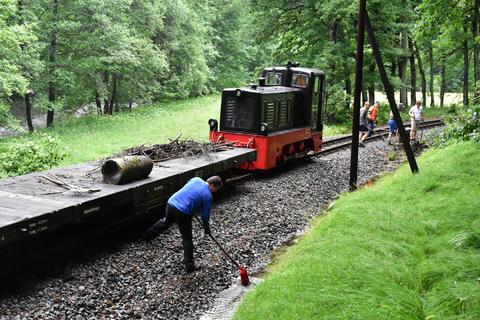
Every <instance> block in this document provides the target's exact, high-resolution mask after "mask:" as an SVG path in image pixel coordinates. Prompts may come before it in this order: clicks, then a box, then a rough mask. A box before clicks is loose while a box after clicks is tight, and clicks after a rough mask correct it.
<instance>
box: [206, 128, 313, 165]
mask: <svg viewBox="0 0 480 320" xmlns="http://www.w3.org/2000/svg"><path fill="white" fill-rule="evenodd" d="M210 141H230V142H233V143H234V145H235V146H236V147H240V148H252V149H256V150H257V160H255V161H253V162H248V163H245V164H242V165H240V166H239V168H240V169H245V170H268V169H272V168H275V167H276V166H277V165H278V164H280V163H283V162H285V161H287V160H290V159H296V158H302V157H304V156H306V155H307V154H311V153H318V152H320V150H321V147H322V132H314V133H312V132H311V129H310V128H301V129H292V130H288V131H287V132H279V133H277V134H273V135H270V136H262V135H252V134H246V133H232V132H222V131H211V132H210Z"/></svg>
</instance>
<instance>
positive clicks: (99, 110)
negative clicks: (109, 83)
mask: <svg viewBox="0 0 480 320" xmlns="http://www.w3.org/2000/svg"><path fill="white" fill-rule="evenodd" d="M95 104H96V105H97V114H98V115H101V114H102V101H100V93H98V89H95Z"/></svg>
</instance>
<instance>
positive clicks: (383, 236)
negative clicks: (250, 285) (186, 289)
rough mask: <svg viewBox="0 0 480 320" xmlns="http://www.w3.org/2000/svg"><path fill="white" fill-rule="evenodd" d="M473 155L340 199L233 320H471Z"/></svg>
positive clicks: (479, 248) (478, 152) (475, 296)
mask: <svg viewBox="0 0 480 320" xmlns="http://www.w3.org/2000/svg"><path fill="white" fill-rule="evenodd" d="M479 162H480V147H479V146H478V144H477V145H474V144H473V143H462V144H458V145H454V146H451V147H449V148H447V149H444V150H433V151H430V152H428V153H427V154H425V155H424V156H422V157H421V158H420V159H419V161H418V163H419V168H420V173H419V174H416V175H412V174H411V173H410V171H409V168H408V166H403V167H402V168H401V169H400V170H399V171H398V172H397V173H395V174H393V175H388V176H385V177H383V178H381V179H380V180H379V181H378V182H377V183H376V184H375V185H374V186H373V187H371V188H364V189H361V190H359V191H358V192H355V193H351V194H345V195H343V196H342V197H341V198H340V199H339V200H338V201H337V202H336V203H335V204H334V206H333V208H332V209H331V210H330V211H329V212H328V213H327V215H326V216H324V217H323V218H319V219H317V221H316V222H315V223H314V226H313V228H312V229H311V230H310V232H308V234H306V235H305V236H303V237H302V238H301V239H300V241H299V243H298V244H297V245H295V246H293V247H290V248H288V250H286V252H285V253H284V254H281V255H280V256H279V257H278V258H277V259H276V262H275V263H274V264H273V265H272V266H271V267H270V270H271V272H270V273H268V274H267V276H266V278H265V281H264V282H263V283H262V284H261V285H259V286H258V287H256V288H255V289H254V290H253V291H252V292H251V293H250V294H248V295H247V296H246V297H245V299H244V301H243V303H242V304H241V305H240V307H239V309H238V310H237V312H236V315H235V317H234V319H242V320H244V319H262V320H263V319H282V320H283V319H478V318H479V316H480V287H479V284H480V283H479V281H480V197H479V194H480V168H479V166H478V163H479Z"/></svg>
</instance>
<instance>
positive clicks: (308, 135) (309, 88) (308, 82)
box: [208, 62, 325, 170]
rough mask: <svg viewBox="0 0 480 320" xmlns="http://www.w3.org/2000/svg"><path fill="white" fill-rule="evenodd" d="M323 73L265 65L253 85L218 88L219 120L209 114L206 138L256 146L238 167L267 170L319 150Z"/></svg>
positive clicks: (294, 67)
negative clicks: (252, 156) (250, 157)
mask: <svg viewBox="0 0 480 320" xmlns="http://www.w3.org/2000/svg"><path fill="white" fill-rule="evenodd" d="M324 106H325V73H324V72H323V71H321V70H317V69H309V68H301V67H300V66H299V64H298V63H290V62H289V63H288V64H287V66H285V67H271V68H265V69H264V70H263V72H262V74H261V77H260V78H259V80H258V84H251V85H250V86H249V87H244V88H228V89H224V90H223V92H222V104H221V112H220V122H218V121H217V120H216V119H210V120H209V121H208V124H209V126H210V134H209V139H210V141H212V142H214V141H229V142H232V143H234V145H235V146H236V147H243V148H253V149H256V150H257V159H256V160H255V161H253V162H249V163H246V164H243V165H241V166H240V168H241V169H247V170H268V169H272V168H274V167H276V166H277V165H278V164H279V163H283V162H285V161H287V160H289V159H295V158H301V157H304V156H306V155H311V154H315V153H318V152H320V149H321V146H322V131H323V113H324Z"/></svg>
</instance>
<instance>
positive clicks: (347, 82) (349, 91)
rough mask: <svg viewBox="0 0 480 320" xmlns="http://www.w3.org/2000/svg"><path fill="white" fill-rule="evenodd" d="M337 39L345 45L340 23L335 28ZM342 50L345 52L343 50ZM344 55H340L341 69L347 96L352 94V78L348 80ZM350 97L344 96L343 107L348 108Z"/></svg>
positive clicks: (347, 69)
mask: <svg viewBox="0 0 480 320" xmlns="http://www.w3.org/2000/svg"><path fill="white" fill-rule="evenodd" d="M337 35H338V37H337V39H338V41H339V42H340V43H341V44H342V46H343V45H345V31H344V29H343V26H342V24H341V23H339V24H338V28H337ZM343 52H345V51H344V50H343ZM343 55H344V56H343V57H342V60H343V63H342V69H343V78H344V80H343V81H344V82H345V93H346V94H347V95H348V97H351V96H352V80H350V70H349V68H348V63H347V61H348V57H347V56H346V54H343ZM350 100H351V99H350V98H345V109H346V110H348V109H349V107H350Z"/></svg>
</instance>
